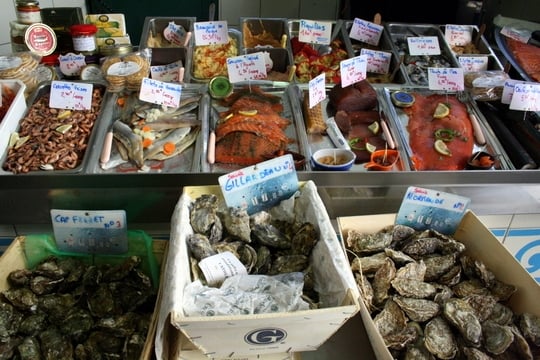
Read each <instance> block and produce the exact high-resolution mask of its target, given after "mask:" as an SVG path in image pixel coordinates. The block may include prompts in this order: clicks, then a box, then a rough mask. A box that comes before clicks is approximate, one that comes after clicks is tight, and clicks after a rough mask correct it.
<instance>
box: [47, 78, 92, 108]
mask: <svg viewBox="0 0 540 360" xmlns="http://www.w3.org/2000/svg"><path fill="white" fill-rule="evenodd" d="M92 89H93V85H92V84H85V83H80V82H77V83H74V82H66V81H53V82H52V83H51V95H50V98H49V107H51V108H55V109H69V110H89V109H91V108H92Z"/></svg>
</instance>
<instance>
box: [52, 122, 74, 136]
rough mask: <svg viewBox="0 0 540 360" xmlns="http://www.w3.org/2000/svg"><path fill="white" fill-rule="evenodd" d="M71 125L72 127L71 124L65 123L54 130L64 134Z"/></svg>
mask: <svg viewBox="0 0 540 360" xmlns="http://www.w3.org/2000/svg"><path fill="white" fill-rule="evenodd" d="M71 127H72V125H71V124H65V125H60V126H59V127H57V128H56V129H55V130H56V131H58V132H59V133H60V134H65V133H67V132H68V131H69V129H71Z"/></svg>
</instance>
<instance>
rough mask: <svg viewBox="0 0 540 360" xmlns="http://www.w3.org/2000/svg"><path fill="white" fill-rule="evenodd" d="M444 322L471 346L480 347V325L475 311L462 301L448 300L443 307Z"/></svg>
mask: <svg viewBox="0 0 540 360" xmlns="http://www.w3.org/2000/svg"><path fill="white" fill-rule="evenodd" d="M443 314H444V317H445V319H446V320H448V322H449V323H450V324H452V325H453V326H454V327H455V328H456V329H458V331H459V333H460V334H461V336H463V338H464V339H465V340H466V341H467V342H468V343H470V344H472V345H473V346H478V345H480V341H481V339H482V325H480V321H479V320H478V317H476V312H475V310H474V309H473V308H472V307H471V306H470V305H469V304H468V303H467V302H466V301H465V300H463V299H459V298H451V299H448V300H447V301H446V302H445V303H444V306H443Z"/></svg>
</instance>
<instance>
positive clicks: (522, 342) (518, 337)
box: [510, 325, 533, 360]
mask: <svg viewBox="0 0 540 360" xmlns="http://www.w3.org/2000/svg"><path fill="white" fill-rule="evenodd" d="M510 330H511V331H512V333H513V334H514V342H513V343H512V345H511V347H512V349H514V352H515V353H516V354H518V356H519V358H520V359H523V360H533V354H532V351H531V347H530V346H529V343H528V342H527V339H525V336H523V334H522V333H521V331H519V328H518V327H517V326H516V325H510Z"/></svg>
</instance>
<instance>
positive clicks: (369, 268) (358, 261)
mask: <svg viewBox="0 0 540 360" xmlns="http://www.w3.org/2000/svg"><path fill="white" fill-rule="evenodd" d="M387 258H388V256H387V255H386V254H385V253H383V252H379V253H376V254H373V255H370V256H362V257H360V256H355V257H354V259H353V260H352V262H351V270H352V271H361V272H362V273H364V274H369V273H374V272H376V271H377V270H378V269H379V268H380V267H381V266H382V265H384V263H385V262H386V259H387Z"/></svg>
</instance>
